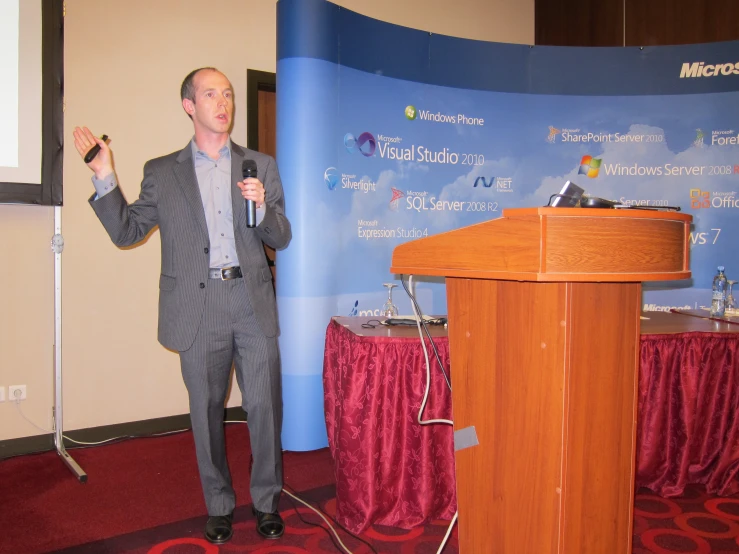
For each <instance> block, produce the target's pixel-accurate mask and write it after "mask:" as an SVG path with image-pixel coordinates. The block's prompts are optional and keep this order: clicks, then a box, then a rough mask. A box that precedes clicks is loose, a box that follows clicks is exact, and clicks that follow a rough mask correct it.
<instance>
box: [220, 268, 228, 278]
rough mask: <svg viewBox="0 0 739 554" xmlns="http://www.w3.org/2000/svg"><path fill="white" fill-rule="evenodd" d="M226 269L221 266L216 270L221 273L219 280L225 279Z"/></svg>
mask: <svg viewBox="0 0 739 554" xmlns="http://www.w3.org/2000/svg"><path fill="white" fill-rule="evenodd" d="M226 269H227V268H223V267H222V268H220V269H219V270H218V271H219V273H220V274H221V281H225V280H226Z"/></svg>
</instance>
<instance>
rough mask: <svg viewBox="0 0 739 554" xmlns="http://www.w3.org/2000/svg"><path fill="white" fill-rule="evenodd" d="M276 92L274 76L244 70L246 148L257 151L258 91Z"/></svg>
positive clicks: (263, 72) (262, 72)
mask: <svg viewBox="0 0 739 554" xmlns="http://www.w3.org/2000/svg"><path fill="white" fill-rule="evenodd" d="M260 90H264V91H268V92H277V78H276V74H274V73H270V72H268V71H258V70H256V69H247V70H246V147H247V148H250V149H252V150H259V91H260Z"/></svg>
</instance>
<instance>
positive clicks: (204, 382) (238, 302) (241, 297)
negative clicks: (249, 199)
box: [180, 279, 282, 516]
mask: <svg viewBox="0 0 739 554" xmlns="http://www.w3.org/2000/svg"><path fill="white" fill-rule="evenodd" d="M205 285H206V289H207V290H206V291H205V292H206V299H205V311H204V312H203V318H202V320H201V322H200V327H199V328H198V332H197V335H196V337H195V342H194V343H193V345H192V346H191V347H190V348H189V349H188V350H185V351H181V352H180V362H181V366H182V377H183V379H184V381H185V385H186V387H187V392H188V394H189V397H190V420H191V422H192V427H193V435H194V437H195V451H196V454H197V459H198V469H199V471H200V480H201V483H202V487H203V494H204V495H205V503H206V506H207V508H208V515H211V516H219V515H226V514H229V513H231V512H232V511H233V509H234V507H235V506H236V498H235V495H234V489H233V486H232V485H231V474H230V472H229V469H228V465H227V462H226V449H225V444H224V429H223V412H224V402H225V399H226V394H227V392H228V386H229V381H230V375H231V367H232V365H233V366H235V372H236V380H237V382H238V385H239V389H240V390H241V396H242V399H243V400H242V407H243V409H244V411H245V412H246V413H247V421H248V426H249V437H250V442H251V450H252V456H253V460H254V463H253V466H252V471H251V485H250V492H251V496H252V502H253V503H254V507H255V508H256V509H257V510H259V511H261V512H274V511H276V510H277V503H278V501H279V497H280V492H281V491H282V444H281V439H280V432H281V430H282V392H281V381H280V358H279V350H278V346H277V339H276V338H275V337H266V336H264V333H263V332H262V330H261V328H260V327H259V323H258V321H257V319H256V317H255V316H254V313H253V311H252V307H251V303H250V302H249V298H248V295H247V291H246V287H245V286H244V281H243V279H233V280H229V281H221V280H220V279H208V280H207V282H206V283H205Z"/></svg>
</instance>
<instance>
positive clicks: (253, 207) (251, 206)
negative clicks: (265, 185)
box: [241, 160, 257, 227]
mask: <svg viewBox="0 0 739 554" xmlns="http://www.w3.org/2000/svg"><path fill="white" fill-rule="evenodd" d="M241 174H242V175H243V177H244V179H248V178H249V177H254V178H255V179H256V178H257V162H255V161H254V160H244V163H242V164H241ZM246 226H247V227H256V226H257V204H256V202H254V200H246Z"/></svg>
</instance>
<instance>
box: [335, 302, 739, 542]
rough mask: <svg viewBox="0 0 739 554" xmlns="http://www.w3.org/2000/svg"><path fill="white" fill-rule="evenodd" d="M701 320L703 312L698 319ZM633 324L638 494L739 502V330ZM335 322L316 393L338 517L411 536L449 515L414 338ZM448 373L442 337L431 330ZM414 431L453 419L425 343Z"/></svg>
mask: <svg viewBox="0 0 739 554" xmlns="http://www.w3.org/2000/svg"><path fill="white" fill-rule="evenodd" d="M696 314H698V315H700V314H701V312H696ZM646 317H648V319H643V320H642V321H641V344H640V350H641V352H640V372H639V407H638V431H637V447H636V453H637V454H636V464H637V471H636V486H637V488H638V487H647V488H649V489H651V490H652V491H654V492H656V493H657V494H660V495H662V496H665V497H670V496H678V495H680V494H681V493H682V492H683V490H684V488H685V486H686V485H688V484H691V483H698V484H703V485H705V487H706V490H707V491H708V492H709V493H712V494H719V495H729V494H733V493H735V492H737V491H739V325H732V324H727V323H720V322H715V321H710V320H707V319H700V318H697V317H689V316H685V315H676V314H669V313H660V312H650V313H648V314H646ZM367 321H368V319H367V318H357V317H334V318H333V319H332V320H331V322H330V323H329V325H328V328H327V331H326V347H325V354H324V368H323V384H324V393H325V400H324V406H325V412H326V427H327V431H328V441H329V447H330V449H331V454H332V456H333V460H334V472H335V477H336V515H337V519H338V521H339V522H340V523H341V524H342V525H344V526H345V527H347V529H349V530H351V531H353V532H357V533H358V532H361V531H363V530H364V529H366V528H367V527H368V526H369V525H371V524H380V525H388V526H393V527H400V528H406V529H409V528H412V527H416V526H419V525H422V524H424V523H426V522H428V521H432V520H434V519H443V520H449V519H451V518H452V517H453V515H454V513H455V511H456V496H455V477H454V444H453V442H454V440H453V431H452V428H451V426H449V425H443V424H438V425H420V424H419V423H418V420H417V418H418V411H419V409H420V407H421V404H422V402H423V394H424V390H425V384H426V361H425V357H424V352H423V348H422V347H421V342H420V340H419V337H418V332H417V330H416V328H415V327H387V326H381V325H375V326H374V327H362V324H363V323H366V322H367ZM429 329H430V331H431V334H432V336H433V337H434V343H435V345H436V348H437V350H438V353H439V357H440V358H441V361H442V364H443V365H444V368H445V370H446V371H447V372H448V371H449V345H448V340H447V337H446V331H445V330H444V329H443V328H442V327H440V326H430V327H429ZM426 344H427V347H428V354H429V361H430V362H431V387H430V391H429V396H428V401H427V405H426V409H425V411H424V413H423V415H422V419H423V420H424V421H425V420H430V419H452V409H451V404H452V402H451V392H450V390H449V388H448V387H447V384H446V381H445V379H444V376H443V375H442V374H441V372H440V369H439V366H438V363H437V362H436V359H435V356H434V353H433V351H432V350H431V348H430V344H429V341H428V340H426Z"/></svg>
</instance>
